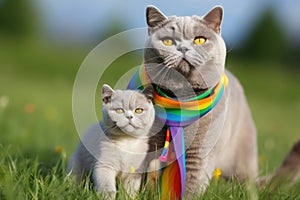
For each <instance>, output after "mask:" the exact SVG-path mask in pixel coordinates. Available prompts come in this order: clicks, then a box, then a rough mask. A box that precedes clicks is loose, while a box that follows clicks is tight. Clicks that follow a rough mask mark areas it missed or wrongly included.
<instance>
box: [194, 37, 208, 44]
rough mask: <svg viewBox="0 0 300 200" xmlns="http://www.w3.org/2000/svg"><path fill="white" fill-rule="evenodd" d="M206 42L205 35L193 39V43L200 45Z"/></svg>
mask: <svg viewBox="0 0 300 200" xmlns="http://www.w3.org/2000/svg"><path fill="white" fill-rule="evenodd" d="M205 42H206V38H205V37H196V38H195V39H194V43H195V44H197V45H202V44H204V43H205Z"/></svg>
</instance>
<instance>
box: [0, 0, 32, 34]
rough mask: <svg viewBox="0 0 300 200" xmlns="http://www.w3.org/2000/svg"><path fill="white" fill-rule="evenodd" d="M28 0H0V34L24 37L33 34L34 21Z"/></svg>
mask: <svg viewBox="0 0 300 200" xmlns="http://www.w3.org/2000/svg"><path fill="white" fill-rule="evenodd" d="M33 13H34V12H33V10H32V3H31V2H30V1H29V0H0V33H1V34H2V35H3V34H5V35H9V36H13V37H14V36H15V37H24V36H25V37H26V36H28V35H30V34H32V33H33V31H34V27H35V26H36V21H37V20H36V19H34V14H33Z"/></svg>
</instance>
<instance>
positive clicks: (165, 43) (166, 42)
mask: <svg viewBox="0 0 300 200" xmlns="http://www.w3.org/2000/svg"><path fill="white" fill-rule="evenodd" d="M162 42H163V44H164V45H166V46H172V45H173V44H174V41H173V40H171V39H163V41H162Z"/></svg>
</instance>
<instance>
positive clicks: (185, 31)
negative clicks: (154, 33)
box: [159, 15, 212, 37]
mask: <svg viewBox="0 0 300 200" xmlns="http://www.w3.org/2000/svg"><path fill="white" fill-rule="evenodd" d="M159 33H160V34H169V35H171V34H172V35H174V36H176V37H182V36H185V37H195V35H197V34H200V33H201V34H211V33H212V31H211V30H210V29H209V28H208V27H207V25H206V24H205V22H204V21H203V20H202V19H201V17H199V16H196V15H193V16H182V17H177V16H172V17H170V18H169V19H168V23H166V24H165V25H164V26H163V27H162V28H161V31H159Z"/></svg>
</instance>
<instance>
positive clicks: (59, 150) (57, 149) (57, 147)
mask: <svg viewBox="0 0 300 200" xmlns="http://www.w3.org/2000/svg"><path fill="white" fill-rule="evenodd" d="M62 151H63V148H62V146H56V147H55V152H56V153H61V152H62Z"/></svg>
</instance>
